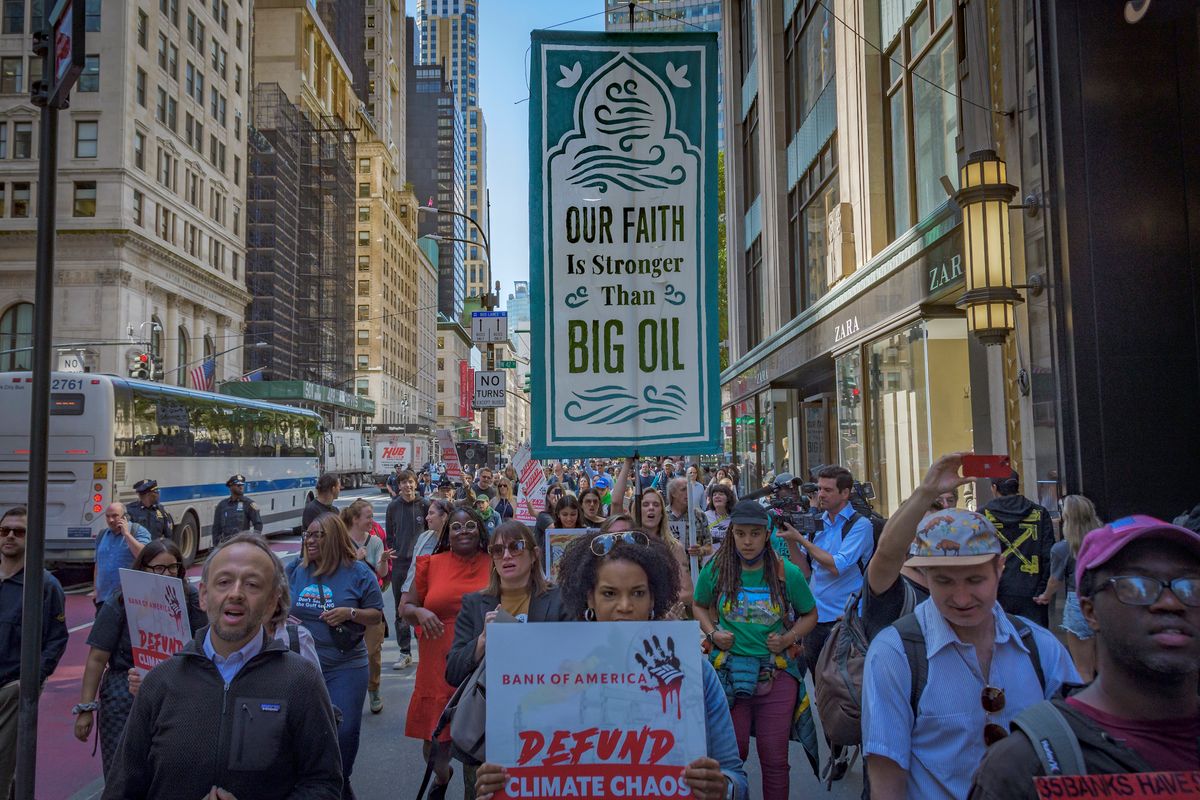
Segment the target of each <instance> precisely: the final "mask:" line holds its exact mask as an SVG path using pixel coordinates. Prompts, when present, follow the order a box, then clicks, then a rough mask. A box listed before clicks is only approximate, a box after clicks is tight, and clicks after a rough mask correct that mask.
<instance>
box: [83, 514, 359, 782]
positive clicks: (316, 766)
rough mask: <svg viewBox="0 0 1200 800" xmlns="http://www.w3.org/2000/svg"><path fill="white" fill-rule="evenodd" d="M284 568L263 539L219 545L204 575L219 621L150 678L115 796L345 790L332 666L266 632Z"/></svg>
mask: <svg viewBox="0 0 1200 800" xmlns="http://www.w3.org/2000/svg"><path fill="white" fill-rule="evenodd" d="M281 573H282V567H281V566H280V564H279V559H278V558H276V557H275V556H274V554H272V553H271V550H270V547H269V546H268V545H267V543H266V541H265V540H264V539H262V537H260V536H257V535H255V534H250V533H242V534H238V535H237V536H234V537H232V538H231V539H227V540H225V541H224V542H222V543H221V544H220V545H218V546H217V548H216V549H214V550H213V551H212V553H211V554H210V555H209V557H208V560H207V561H205V563H204V572H203V575H202V577H201V579H200V605H201V607H203V608H204V610H205V612H206V613H207V614H208V621H209V627H207V628H204V629H202V630H200V631H198V632H197V633H196V638H195V639H194V640H192V642H191V643H190V644H188V645H187V646H186V647H185V648H184V649H183V650H182V651H181V652H179V653H176V654H175V656H173V657H172V658H171V659H170V660H169V661H166V662H164V663H162V664H159V665H158V666H157V667H155V668H154V669H152V670H151V671H150V672H149V673H148V674H147V675H146V678H145V680H144V681H143V682H142V686H141V690H140V691H139V692H138V695H137V699H136V700H135V701H134V704H133V709H132V710H131V711H130V714H129V721H128V722H127V723H126V725H125V734H124V738H123V739H122V741H121V752H120V753H119V754H118V756H117V758H116V760H115V762H114V764H113V774H112V775H111V776H109V780H108V781H107V783H106V785H105V787H104V795H103V797H104V798H105V799H106V800H139V798H159V797H188V798H210V797H215V798H219V800H276V799H278V800H284V798H289V800H301V798H303V799H304V800H338V798H341V797H342V763H341V756H340V755H339V754H338V744H337V732H336V728H335V726H334V721H333V707H332V706H331V705H330V703H329V694H328V693H327V692H326V690H325V682H324V680H323V679H322V677H321V673H320V672H319V671H318V670H317V669H316V667H314V666H313V665H312V664H310V663H309V662H308V661H306V660H305V659H304V658H303V657H301V656H299V655H297V654H296V653H293V652H291V651H290V650H289V649H288V648H287V647H286V646H285V645H283V644H282V643H280V642H279V641H278V640H277V639H275V638H274V637H271V636H269V635H267V633H266V631H265V630H264V628H263V623H264V622H265V621H266V620H268V619H269V618H270V616H271V614H272V613H273V612H274V611H275V608H276V606H277V604H278V602H279V597H280V589H279V587H280V585H281V584H282V581H283V578H282V574H281ZM200 743H204V744H202V745H201V744H200ZM198 745H199V746H198Z"/></svg>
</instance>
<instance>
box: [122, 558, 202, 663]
mask: <svg viewBox="0 0 1200 800" xmlns="http://www.w3.org/2000/svg"><path fill="white" fill-rule="evenodd" d="M121 593H122V594H123V595H124V597H125V617H126V619H127V620H128V621H129V641H130V643H131V644H132V645H133V665H134V666H135V667H137V668H138V669H142V670H148V669H152V668H153V667H154V666H156V665H157V664H160V663H162V662H163V661H166V660H167V659H168V658H170V657H171V656H172V655H174V654H175V653H178V652H179V651H180V650H182V649H183V647H184V645H186V644H187V643H188V642H190V641H191V640H192V626H191V623H190V622H189V620H188V611H187V594H186V593H185V592H184V589H183V581H181V580H179V578H172V577H170V576H167V575H155V574H154V573H153V572H137V571H135V570H132V569H123V570H121Z"/></svg>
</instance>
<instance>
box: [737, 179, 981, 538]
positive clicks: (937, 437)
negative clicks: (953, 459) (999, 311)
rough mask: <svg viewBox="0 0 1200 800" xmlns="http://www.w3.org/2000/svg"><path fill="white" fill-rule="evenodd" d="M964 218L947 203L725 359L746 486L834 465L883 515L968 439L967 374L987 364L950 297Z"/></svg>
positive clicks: (957, 283)
mask: <svg viewBox="0 0 1200 800" xmlns="http://www.w3.org/2000/svg"><path fill="white" fill-rule="evenodd" d="M959 215H960V212H959V211H958V209H957V207H955V206H954V204H953V203H950V202H947V203H945V204H944V205H943V206H941V208H940V209H939V210H938V212H937V213H935V214H932V215H930V217H929V218H928V219H926V220H925V221H924V222H922V223H921V224H919V225H917V226H916V227H914V228H913V229H912V230H910V231H908V233H906V234H905V235H904V236H903V237H901V238H900V239H898V240H897V241H895V242H893V243H892V244H891V245H890V246H889V247H888V248H887V249H886V250H884V251H883V252H881V253H880V254H879V256H878V257H876V258H875V259H873V260H872V261H871V262H870V263H869V264H866V265H864V266H863V267H862V268H861V269H858V270H856V271H855V272H854V273H852V274H851V275H849V276H847V277H846V278H844V279H843V280H842V281H840V282H839V283H838V284H836V285H834V286H833V287H831V288H830V290H829V292H828V294H826V295H825V297H823V298H822V299H821V300H820V301H819V302H818V303H817V304H815V305H814V306H812V307H811V308H809V309H807V310H806V311H805V312H804V313H803V314H801V315H799V316H797V317H796V318H794V319H792V320H791V321H789V322H788V324H787V325H785V326H784V327H783V328H781V329H780V330H779V331H777V332H776V333H775V334H774V335H773V336H771V337H770V338H768V339H767V340H766V341H764V342H763V343H762V344H761V345H760V346H759V347H757V348H755V349H754V350H752V351H751V352H750V353H748V354H747V355H746V357H745V358H743V359H742V360H741V361H740V362H739V363H736V364H734V365H732V366H731V367H730V368H729V369H728V370H726V372H725V374H724V375H723V376H722V399H723V410H724V414H725V431H726V446H725V450H726V452H727V454H729V455H730V456H731V457H732V459H733V461H734V463H736V464H737V465H738V466H739V468H740V469H741V473H742V475H741V487H740V488H741V489H742V491H749V490H751V489H753V488H756V487H758V486H760V485H762V484H763V483H764V482H766V481H767V480H769V479H770V478H771V477H772V476H773V475H774V474H777V473H780V472H785V471H786V472H792V473H794V474H797V475H803V476H807V475H808V474H809V471H810V470H812V469H813V468H815V467H817V466H820V465H824V464H830V463H837V464H841V465H843V466H845V467H847V468H848V469H849V470H850V471H851V472H852V473H853V474H854V476H855V478H857V479H858V480H863V481H869V482H870V483H871V484H872V486H873V487H874V489H875V493H876V497H877V500H876V503H875V505H876V508H877V509H879V510H881V511H882V512H883V513H885V514H889V513H891V512H892V511H893V510H894V509H895V508H896V507H897V506H898V505H899V504H900V503H901V502H902V501H903V500H904V498H905V497H907V496H908V494H909V493H911V491H912V490H913V488H915V486H916V485H917V484H918V483H919V482H920V480H921V477H922V476H923V475H924V473H925V471H926V470H927V469H928V467H929V464H930V462H931V459H932V458H933V457H935V456H936V455H937V454H941V453H946V452H952V451H956V450H970V449H972V447H973V444H974V440H975V431H976V429H977V428H978V427H980V426H979V425H977V422H979V420H978V419H977V413H979V412H978V409H979V407H980V406H981V405H982V406H983V408H984V412H983V413H985V414H986V402H985V403H983V404H979V403H976V404H973V403H972V397H973V394H974V391H973V386H972V381H971V376H972V374H976V375H979V374H983V375H986V372H987V363H986V357H985V355H984V348H983V346H982V345H980V344H979V343H978V342H977V341H975V339H974V338H973V337H969V336H968V335H967V323H966V319H965V317H964V316H963V313H962V312H961V311H960V310H959V309H957V308H955V306H954V303H955V301H956V300H957V299H958V298H959V297H961V296H962V293H963V284H964V281H963V274H962V232H961V224H960V223H961V220H960V216H959ZM972 367H974V369H973V368H972ZM983 391H986V390H983ZM983 427H986V423H985V424H984V426H983ZM965 488H966V490H967V492H968V495H967V496H966V497H964V498H963V499H964V501H965V504H966V505H968V506H971V505H973V503H974V498H973V497H971V496H970V492H971V491H973V487H965Z"/></svg>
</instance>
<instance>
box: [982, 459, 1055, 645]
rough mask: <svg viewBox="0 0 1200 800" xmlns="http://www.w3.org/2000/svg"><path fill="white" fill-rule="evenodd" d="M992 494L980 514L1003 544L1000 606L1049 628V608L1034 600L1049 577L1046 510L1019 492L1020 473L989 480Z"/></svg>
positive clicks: (1051, 530) (1051, 536) (1051, 539)
mask: <svg viewBox="0 0 1200 800" xmlns="http://www.w3.org/2000/svg"><path fill="white" fill-rule="evenodd" d="M992 491H993V492H995V494H996V497H995V498H993V499H992V500H991V502H989V503H988V504H987V506H986V507H985V508H984V509H983V515H984V516H985V517H987V518H988V520H990V521H991V523H992V524H993V525H995V526H996V530H997V531H998V532H999V534H1000V544H1001V545H1002V546H1003V547H1004V574H1003V575H1002V576H1001V577H1000V593H999V597H998V598H997V599H999V601H1000V605H1001V606H1002V607H1003V608H1004V610H1005V611H1007V612H1008V613H1009V614H1019V615H1021V616H1022V617H1025V618H1026V619H1030V620H1033V621H1034V622H1036V623H1037V624H1038V625H1041V626H1042V627H1043V628H1049V627H1050V607H1049V606H1043V605H1040V604H1038V603H1036V602H1034V599H1033V598H1035V597H1038V596H1039V595H1041V594H1042V592H1044V591H1046V583H1047V582H1048V581H1049V580H1050V548H1051V547H1053V546H1054V526H1053V525H1052V524H1051V522H1050V512H1049V511H1047V510H1046V509H1044V508H1042V507H1041V506H1039V505H1038V504H1037V503H1035V502H1033V501H1032V500H1030V499H1029V498H1027V497H1023V496H1022V495H1021V476H1020V475H1018V474H1017V473H1016V472H1013V473H1012V474H1011V475H1010V476H1009V477H1007V478H996V479H993V480H992Z"/></svg>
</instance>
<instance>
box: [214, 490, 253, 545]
mask: <svg viewBox="0 0 1200 800" xmlns="http://www.w3.org/2000/svg"><path fill="white" fill-rule="evenodd" d="M225 485H226V486H228V487H229V497H226V498H225V499H224V500H222V501H221V502H219V503H217V511H216V514H215V515H214V516H213V526H212V542H213V547H216V546H217V545H218V544H220V542H221V540H222V539H225V538H228V537H230V536H233V535H234V534H238V533H241V532H242V531H248V530H250V528H251V527H253V528H254V532H255V533H262V529H263V524H262V517H261V516H260V515H259V513H258V505H257V504H255V502H254V501H253V500H251V499H250V498H248V497H246V494H245V492H246V477H245V476H244V475H234V476H232V477H231V478H230V479H229V480H227V481H225Z"/></svg>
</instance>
